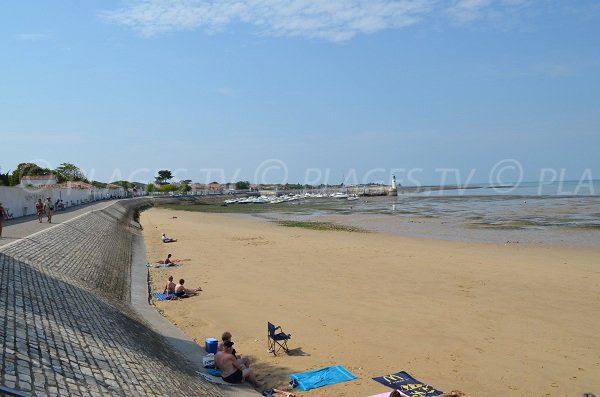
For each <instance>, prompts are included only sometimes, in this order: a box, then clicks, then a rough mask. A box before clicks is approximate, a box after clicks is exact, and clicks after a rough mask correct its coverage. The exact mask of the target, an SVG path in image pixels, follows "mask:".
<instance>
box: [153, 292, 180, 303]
mask: <svg viewBox="0 0 600 397" xmlns="http://www.w3.org/2000/svg"><path fill="white" fill-rule="evenodd" d="M152 297H153V298H154V299H156V300H157V301H168V300H171V299H176V298H177V297H176V296H175V295H173V294H170V295H169V297H168V298H167V294H161V293H160V292H155V293H153V294H152Z"/></svg>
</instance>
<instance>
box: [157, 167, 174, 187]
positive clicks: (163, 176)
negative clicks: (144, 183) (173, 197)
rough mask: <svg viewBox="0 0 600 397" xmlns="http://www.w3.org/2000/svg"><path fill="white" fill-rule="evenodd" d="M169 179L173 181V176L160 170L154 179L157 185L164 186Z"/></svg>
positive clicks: (169, 172) (166, 171) (167, 171)
mask: <svg viewBox="0 0 600 397" xmlns="http://www.w3.org/2000/svg"><path fill="white" fill-rule="evenodd" d="M171 179H173V174H172V173H171V171H169V170H160V171H158V176H155V177H154V180H155V181H156V184H157V185H166V184H167V183H169V181H170V180H171Z"/></svg>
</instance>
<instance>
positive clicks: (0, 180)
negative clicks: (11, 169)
mask: <svg viewBox="0 0 600 397" xmlns="http://www.w3.org/2000/svg"><path fill="white" fill-rule="evenodd" d="M0 169H2V167H0ZM9 179H10V175H8V172H7V173H6V174H0V186H8V185H9V182H8V181H9Z"/></svg>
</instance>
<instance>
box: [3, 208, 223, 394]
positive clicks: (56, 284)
mask: <svg viewBox="0 0 600 397" xmlns="http://www.w3.org/2000/svg"><path fill="white" fill-rule="evenodd" d="M140 203H142V201H140V200H124V201H120V202H117V203H115V204H113V205H111V206H109V207H108V208H106V209H103V210H97V211H93V212H90V213H88V214H86V215H83V216H79V217H76V218H74V219H72V220H70V221H66V220H63V221H62V222H61V223H60V224H58V225H56V226H54V227H52V228H50V229H47V230H44V231H42V232H39V233H36V234H34V235H32V236H29V237H25V236H22V237H20V238H19V239H18V240H15V242H13V243H12V244H9V245H5V246H4V247H0V277H1V280H2V288H1V289H0V312H1V315H0V341H1V350H0V356H1V357H0V384H1V385H3V386H5V387H9V388H13V389H16V390H18V391H20V392H23V393H26V394H29V395H32V396H46V395H48V396H65V395H71V396H171V395H177V396H208V397H218V396H223V395H224V393H223V391H222V390H220V389H219V388H217V387H216V386H215V385H213V384H210V383H206V382H204V381H202V380H201V379H199V378H198V377H197V376H196V374H195V373H194V371H193V369H192V367H191V366H188V365H186V363H185V362H183V361H182V360H180V359H175V357H176V356H175V354H174V353H173V351H172V350H171V347H170V346H169V345H168V343H167V341H166V340H165V338H164V337H162V336H161V335H160V334H157V333H156V332H154V331H152V329H151V328H150V327H149V326H148V324H146V323H145V321H144V320H143V319H142V318H141V317H140V316H139V315H138V314H137V312H136V311H134V310H133V308H132V306H131V305H130V303H129V301H130V297H129V285H130V284H129V283H130V279H129V274H130V266H131V255H132V253H131V251H132V250H131V239H132V229H131V228H132V227H135V225H137V224H136V223H135V222H130V219H131V218H132V214H133V212H134V209H135V207H137V206H139V205H140ZM88 211H89V209H88ZM72 216H75V215H72ZM33 222H34V223H36V224H37V222H36V221H35V220H33ZM38 225H39V224H38ZM14 226H15V229H16V228H17V226H18V225H14ZM29 226H30V225H29ZM29 226H28V227H29ZM11 234H12V231H9V233H7V235H8V236H10V235H11ZM13 235H16V233H14V234H13Z"/></svg>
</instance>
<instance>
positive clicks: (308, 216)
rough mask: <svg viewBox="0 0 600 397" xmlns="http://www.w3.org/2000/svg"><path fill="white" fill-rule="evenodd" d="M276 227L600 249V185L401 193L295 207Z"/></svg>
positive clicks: (280, 215)
mask: <svg viewBox="0 0 600 397" xmlns="http://www.w3.org/2000/svg"><path fill="white" fill-rule="evenodd" d="M261 216H263V217H267V218H270V219H274V218H277V219H282V218H283V219H297V220H316V219H319V220H327V221H335V222H341V223H344V224H348V225H352V226H357V227H363V228H365V229H368V230H373V231H382V232H389V233H396V234H402V235H409V236H415V237H427V238H436V239H449V240H465V241H479V242H495V243H498V242H502V243H511V244H518V243H526V244H550V245H568V246H586V247H596V248H598V247H600V181H598V180H596V181H584V182H579V181H564V182H555V183H550V184H548V183H545V184H540V183H537V182H531V183H521V184H519V185H518V186H503V187H491V186H485V185H478V186H470V188H468V189H444V190H431V191H424V192H420V193H399V195H398V196H397V197H361V198H360V199H359V200H357V201H347V200H340V199H311V200H304V201H300V202H294V203H290V205H286V206H283V207H281V212H279V211H278V212H277V213H269V214H263V215H261Z"/></svg>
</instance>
